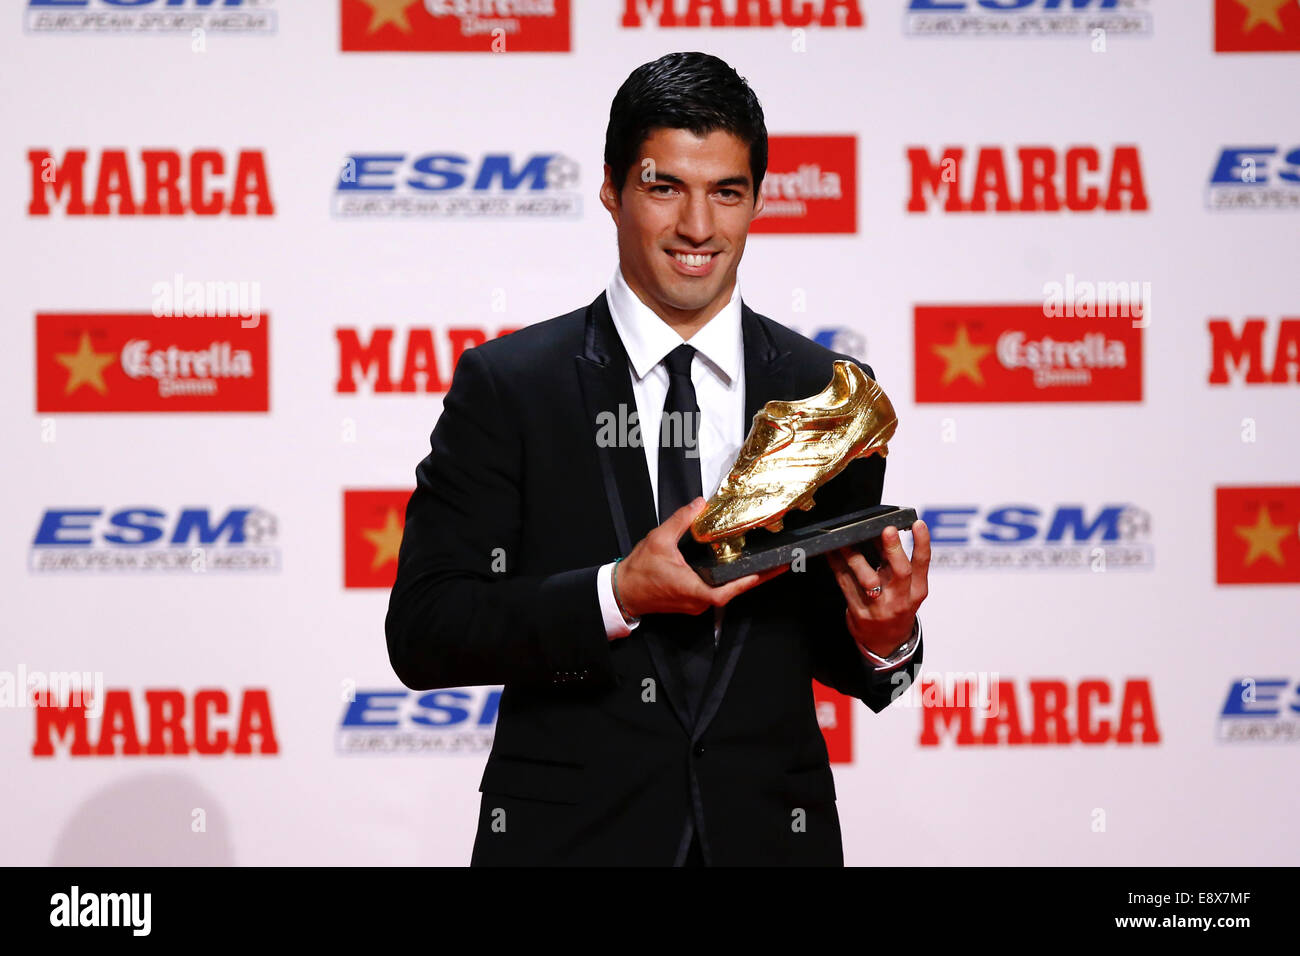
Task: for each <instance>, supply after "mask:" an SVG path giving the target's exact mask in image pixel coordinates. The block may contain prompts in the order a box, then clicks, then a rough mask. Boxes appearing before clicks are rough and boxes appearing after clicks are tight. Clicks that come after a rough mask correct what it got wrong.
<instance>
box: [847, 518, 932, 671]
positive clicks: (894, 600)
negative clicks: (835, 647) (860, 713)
mask: <svg viewBox="0 0 1300 956" xmlns="http://www.w3.org/2000/svg"><path fill="white" fill-rule="evenodd" d="M880 538H881V541H882V543H883V544H884V552H885V563H884V564H882V565H881V567H880V570H879V571H876V570H875V569H874V568H872V567H871V565H870V563H869V562H868V561H867V558H866V556H865V555H863V554H862V553H861V552H859V551H858V550H856V549H855V548H838V549H837V550H835V551H829V552H827V554H826V558H827V560H828V561H830V565H831V569H832V570H833V571H834V572H835V580H836V581H838V582H839V585H840V590H841V591H843V592H844V599H845V601H846V602H847V603H848V608H847V609H846V610H845V612H844V616H845V620H846V622H847V623H848V627H849V633H850V634H852V635H853V639H854V640H855V641H857V642H858V643H859V644H860V645H861V646H863V647H865V648H866V649H867V650H869V651H871V653H873V654H875V655H876V656H877V657H888V656H889V655H890V654H892V653H894V652H895V651H896V650H898V648H899V647H901V646H902V645H903V643H904V642H905V641H906V640H907V639H908V637H910V636H911V634H912V626H913V624H914V623H915V622H916V611H917V608H919V607H920V606H921V602H922V601H924V600H925V598H926V595H928V594H929V593H930V585H929V581H928V575H929V573H930V529H929V528H927V527H926V526H925V522H924V521H917V522H916V523H914V524H913V525H912V560H911V561H908V560H907V553H906V552H905V551H904V550H903V543H902V541H900V540H899V538H898V529H897V528H895V527H894V526H893V525H890V526H889V527H888V528H886V529H885V532H884V534H882V535H881V536H880ZM874 588H879V590H878V591H876V596H875V597H874V598H873V597H872V596H871V592H872V589H874Z"/></svg>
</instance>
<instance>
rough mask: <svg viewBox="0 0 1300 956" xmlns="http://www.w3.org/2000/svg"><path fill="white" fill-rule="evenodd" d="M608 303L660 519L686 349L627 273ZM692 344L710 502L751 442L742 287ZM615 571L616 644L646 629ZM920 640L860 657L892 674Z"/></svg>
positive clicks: (608, 292) (605, 578)
mask: <svg viewBox="0 0 1300 956" xmlns="http://www.w3.org/2000/svg"><path fill="white" fill-rule="evenodd" d="M605 298H606V300H607V301H608V303H609V313H610V317H611V318H612V319H613V320H614V328H615V330H617V332H618V337H619V339H621V340H622V342H623V348H624V349H625V350H626V351H627V359H628V368H629V370H630V371H631V374H632V394H633V395H634V397H635V399H636V412H637V421H638V422H639V423H640V425H641V441H642V446H643V448H644V449H645V459H646V468H647V469H649V472H650V489H651V491H652V492H653V494H654V497H655V511H656V513H657V512H658V508H659V435H660V428H659V422H660V417H661V416H662V414H663V409H664V401H665V399H666V398H667V397H668V369H667V367H666V366H665V365H664V362H663V360H664V358H666V357H667V355H668V353H669V352H671V351H672V350H673V349H675V348H677V346H679V345H681V344H682V342H683V339H682V337H681V336H680V335H678V334H677V332H675V331H674V330H673V328H672V326H670V325H669V324H668V323H666V322H665V321H663V319H661V318H659V316H658V315H657V314H655V312H654V311H653V310H651V309H650V308H649V306H647V305H646V304H645V303H644V302H642V301H641V300H640V299H639V298H638V297H637V295H636V293H634V292H633V291H632V290H631V288H629V286H628V284H627V281H626V280H625V279H624V278H623V270H622V268H621V267H619V268H616V269H615V270H614V277H613V278H612V279H611V280H610V282H609V286H608V287H607V288H606V289H605ZM687 341H689V342H690V344H691V345H692V346H693V347H694V348H695V356H694V358H695V359H696V360H697V361H692V362H691V384H693V385H694V386H695V402H696V404H697V405H698V406H699V409H700V424H699V434H698V435H697V436H696V450H698V452H699V456H700V483H701V486H702V488H703V493H704V497H705V498H706V499H707V498H709V497H711V496H712V494H713V493H714V492H715V491H717V490H718V486H719V485H721V484H722V479H723V478H725V477H726V475H727V472H728V471H730V470H731V466H732V464H734V463H735V460H736V456H737V455H738V454H739V453H740V446H741V444H742V443H743V442H744V440H745V430H744V424H745V423H744V421H743V419H744V414H745V342H744V333H743V332H742V331H741V325H740V283H739V282H737V283H736V287H735V289H733V290H732V293H731V300H730V301H729V302H728V303H727V304H726V305H725V306H723V308H722V311H721V312H719V313H718V314H717V315H715V316H714V317H713V318H712V319H710V320H709V321H708V322H707V323H705V325H704V327H703V328H701V329H699V330H698V331H697V332H696V333H695V335H693V336H692V337H691V338H690V339H689V340H687ZM620 417H621V416H620ZM613 567H614V564H613V563H612V562H611V563H610V564H606V565H604V566H603V567H601V568H600V571H599V573H598V575H597V578H596V592H597V595H598V597H599V599H600V610H601V616H602V617H603V619H604V622H605V633H606V635H607V636H608V637H610V638H618V637H626V636H627V635H629V634H631V633H632V629H633V628H635V627H636V626H637V624H639V623H640V621H639V620H637V621H633V622H632V623H631V624H630V625H629V624H628V623H627V621H626V620H625V619H624V617H623V612H622V611H620V610H619V608H618V602H617V600H616V599H615V597H614V587H613V582H612V577H613V575H612V570H613ZM714 610H715V612H716V614H715V618H714V629H713V638H714V641H715V642H716V641H717V639H718V635H719V634H720V632H721V628H722V617H723V613H724V612H725V610H726V608H725V607H720V608H715V609H714ZM919 636H920V630H919V621H918V626H917V628H916V629H914V631H913V634H912V637H911V638H909V639H908V641H907V642H905V643H904V645H903V646H902V647H900V648H899V649H898V651H896V652H895V653H894V655H893V656H891V657H889V658H881V657H877V656H876V655H874V654H871V653H870V652H869V651H867V650H866V649H865V648H860V650H861V651H862V653H863V655H864V656H866V657H867V658H868V659H869V660H870V661H871V662H872V663H873V664H874V665H875V667H876V669H877V670H887V669H889V668H892V667H897V666H898V665H899V664H902V663H904V662H906V661H907V660H909V659H910V658H911V656H912V652H913V651H915V649H916V647H917V645H918V644H919V641H918V640H917V638H918V637H919Z"/></svg>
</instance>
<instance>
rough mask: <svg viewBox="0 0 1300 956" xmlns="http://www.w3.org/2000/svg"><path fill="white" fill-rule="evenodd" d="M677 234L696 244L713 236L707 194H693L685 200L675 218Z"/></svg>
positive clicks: (711, 217) (702, 243) (698, 244)
mask: <svg viewBox="0 0 1300 956" xmlns="http://www.w3.org/2000/svg"><path fill="white" fill-rule="evenodd" d="M677 234H678V235H680V236H681V237H682V238H683V239H686V240H689V241H690V243H691V244H692V245H696V246H702V245H704V243H706V242H708V241H709V240H710V239H711V238H713V208H712V207H711V206H710V205H709V197H708V196H701V195H693V196H691V197H689V198H688V199H687V200H686V204H685V205H684V206H683V207H682V214H681V217H680V218H679V219H678V220H677Z"/></svg>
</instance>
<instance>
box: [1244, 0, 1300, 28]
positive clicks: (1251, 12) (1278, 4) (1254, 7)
mask: <svg viewBox="0 0 1300 956" xmlns="http://www.w3.org/2000/svg"><path fill="white" fill-rule="evenodd" d="M1290 2H1291V0H1237V3H1239V4H1240V5H1241V6H1243V7H1245V9H1246V23H1245V25H1244V26H1243V27H1242V28H1241V32H1242V33H1247V32H1249V31H1251V30H1253V29H1255V27H1257V26H1259V25H1260V24H1261V23H1267V24H1268V25H1269V26H1270V27H1272V28H1273V29H1274V30H1276V31H1277V32H1278V33H1282V32H1284V31H1283V28H1282V18H1281V17H1279V16H1278V11H1279V10H1281V9H1282V8H1283V7H1285V6H1286V5H1287V4H1288V3H1290Z"/></svg>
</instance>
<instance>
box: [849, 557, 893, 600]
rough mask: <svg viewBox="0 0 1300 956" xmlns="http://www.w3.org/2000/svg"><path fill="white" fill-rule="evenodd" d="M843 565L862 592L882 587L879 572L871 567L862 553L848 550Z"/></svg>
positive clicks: (883, 583) (882, 583)
mask: <svg viewBox="0 0 1300 956" xmlns="http://www.w3.org/2000/svg"><path fill="white" fill-rule="evenodd" d="M845 563H846V564H848V566H849V570H850V571H852V572H853V575H854V577H856V578H857V579H858V584H860V585H862V590H864V591H870V590H871V589H872V588H883V587H884V585H885V582H884V581H882V580H881V576H880V572H878V571H877V570H876V569H875V568H873V567H872V566H871V562H870V561H868V560H867V556H866V555H865V554H863V553H862V552H860V551H857V550H854V549H850V551H849V555H848V560H847V561H846V562H845Z"/></svg>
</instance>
